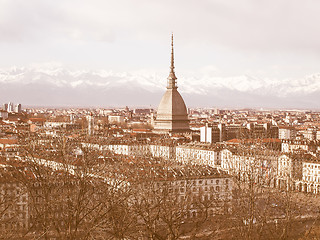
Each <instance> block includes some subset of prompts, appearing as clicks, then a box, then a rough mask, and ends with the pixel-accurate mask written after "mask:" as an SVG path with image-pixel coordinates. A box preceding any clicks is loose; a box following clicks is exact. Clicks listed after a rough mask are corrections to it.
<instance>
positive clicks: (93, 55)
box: [0, 0, 320, 81]
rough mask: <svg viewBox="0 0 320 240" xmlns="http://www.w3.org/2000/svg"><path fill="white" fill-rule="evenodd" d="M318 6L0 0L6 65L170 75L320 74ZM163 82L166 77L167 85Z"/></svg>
mask: <svg viewBox="0 0 320 240" xmlns="http://www.w3.org/2000/svg"><path fill="white" fill-rule="evenodd" d="M319 23H320V1H318V0H304V1H301V0H232V1H231V0H193V1H192V0H175V1H174V0H158V1H153V0H55V1H50V0H27V1H26V0H0V53H1V58H0V68H1V69H5V68H10V67H12V66H18V67H28V66H63V67H66V68H68V69H73V70H82V69H94V70H98V69H105V70H112V71H115V72H131V73H135V72H147V73H148V74H156V75H160V76H164V77H166V74H167V73H168V71H169V56H170V34H171V32H173V33H174V36H175V56H176V73H177V77H178V78H179V77H181V78H183V77H196V78H197V77H199V76H211V77H222V78H223V77H235V76H242V75H247V74H249V75H252V76H255V77H258V78H264V79H273V81H283V80H284V79H286V80H287V79H298V78H303V77H305V76H307V75H310V74H315V73H318V72H319V67H320V24H319ZM164 81H165V79H164Z"/></svg>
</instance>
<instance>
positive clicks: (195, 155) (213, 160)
mask: <svg viewBox="0 0 320 240" xmlns="http://www.w3.org/2000/svg"><path fill="white" fill-rule="evenodd" d="M176 160H177V161H178V162H180V163H184V164H193V165H204V166H210V167H217V166H220V158H219V149H215V148H208V149H207V148H204V147H201V146H188V145H180V146H177V147H176Z"/></svg>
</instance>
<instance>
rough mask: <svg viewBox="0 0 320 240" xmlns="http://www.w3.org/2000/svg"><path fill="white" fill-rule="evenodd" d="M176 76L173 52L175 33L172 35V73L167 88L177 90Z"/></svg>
mask: <svg viewBox="0 0 320 240" xmlns="http://www.w3.org/2000/svg"><path fill="white" fill-rule="evenodd" d="M176 80H177V77H176V74H175V73H174V52H173V33H172V35H171V65H170V73H169V77H168V86H167V88H177V86H176Z"/></svg>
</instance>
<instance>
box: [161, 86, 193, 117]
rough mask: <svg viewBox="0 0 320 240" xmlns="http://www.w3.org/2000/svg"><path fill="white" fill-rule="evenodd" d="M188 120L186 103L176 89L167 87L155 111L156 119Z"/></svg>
mask: <svg viewBox="0 0 320 240" xmlns="http://www.w3.org/2000/svg"><path fill="white" fill-rule="evenodd" d="M158 119H159V120H160V119H163V120H188V113H187V108H186V105H185V103H184V101H183V98H182V97H181V95H180V93H179V92H178V91H177V89H167V91H166V92H165V94H164V95H163V97H162V99H161V101H160V104H159V107H158V112H157V120H158Z"/></svg>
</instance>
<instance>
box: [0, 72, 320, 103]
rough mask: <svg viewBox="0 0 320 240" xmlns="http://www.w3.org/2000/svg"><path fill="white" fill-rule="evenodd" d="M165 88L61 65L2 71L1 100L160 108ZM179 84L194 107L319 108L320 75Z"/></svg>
mask: <svg viewBox="0 0 320 240" xmlns="http://www.w3.org/2000/svg"><path fill="white" fill-rule="evenodd" d="M180 75H182V74H180ZM165 86H166V76H165V75H164V76H159V75H155V74H149V73H146V72H135V73H129V72H113V71H105V70H101V71H71V70H68V69H66V68H61V67H57V68H52V69H42V68H34V67H33V68H31V67H30V68H17V67H14V68H11V69H2V70H1V69H0V103H1V102H2V103H3V102H9V101H11V102H16V103H17V102H19V103H22V104H23V105H35V106H97V107H110V106H144V107H149V106H152V107H156V106H157V105H158V103H159V101H160V99H161V96H162V94H163V93H164V92H165V89H166V88H165ZM178 86H179V89H178V90H179V92H180V93H181V95H182V96H183V98H184V99H185V102H186V105H187V106H189V107H195V106H204V107H214V106H215V107H236V108H239V107H240V108H241V107H253V108H260V107H263V108H308V109H318V108H319V100H320V74H319V73H317V74H313V75H309V76H306V77H304V78H301V79H281V80H279V79H266V78H264V79H263V78H258V77H255V76H249V75H243V76H234V77H217V76H214V75H213V76H209V75H202V76H197V77H194V76H181V77H178Z"/></svg>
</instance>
